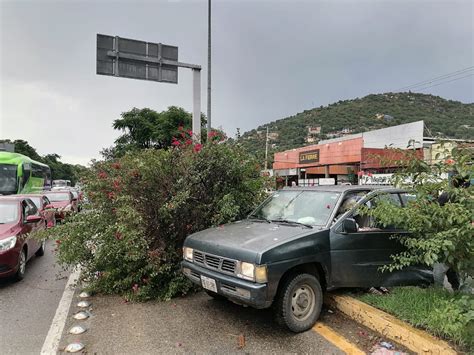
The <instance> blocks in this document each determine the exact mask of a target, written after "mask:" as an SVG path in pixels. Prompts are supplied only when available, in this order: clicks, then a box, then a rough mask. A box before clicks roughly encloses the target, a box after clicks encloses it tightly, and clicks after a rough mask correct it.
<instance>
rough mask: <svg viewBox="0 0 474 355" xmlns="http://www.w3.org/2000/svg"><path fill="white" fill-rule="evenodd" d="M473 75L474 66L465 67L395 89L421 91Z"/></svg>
mask: <svg viewBox="0 0 474 355" xmlns="http://www.w3.org/2000/svg"><path fill="white" fill-rule="evenodd" d="M471 76H474V66H471V67H467V68H464V69H459V70H456V71H454V72H451V73H448V74H444V75H440V76H436V77H434V78H431V79H428V80H424V81H420V82H418V83H414V84H412V85H408V86H404V87H402V88H399V89H397V90H395V91H396V92H397V91H406V90H416V91H421V90H425V89H428V88H432V87H435V86H439V85H443V84H447V83H450V82H453V81H456V80H461V79H464V78H467V77H471Z"/></svg>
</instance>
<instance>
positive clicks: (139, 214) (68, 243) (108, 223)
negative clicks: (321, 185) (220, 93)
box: [48, 133, 264, 300]
mask: <svg viewBox="0 0 474 355" xmlns="http://www.w3.org/2000/svg"><path fill="white" fill-rule="evenodd" d="M182 137H183V139H180V140H176V139H174V140H173V142H174V143H173V145H174V148H172V149H169V150H153V149H150V150H141V151H138V152H134V153H129V154H126V155H125V156H124V157H122V158H120V159H118V160H115V161H105V162H104V161H102V162H96V163H95V164H94V165H93V166H92V168H91V169H90V170H89V171H88V172H87V174H86V176H85V178H84V184H85V189H86V195H87V196H88V198H89V206H88V208H87V210H86V211H84V212H83V213H80V214H78V215H76V216H74V217H72V218H71V219H70V220H69V221H67V223H65V224H63V225H60V226H58V227H56V228H53V229H51V230H48V235H49V237H51V238H55V239H56V242H57V252H58V259H59V262H60V263H62V264H64V265H66V266H68V265H81V266H82V268H83V275H84V276H85V278H86V279H87V280H88V281H89V284H90V288H91V289H92V290H94V291H96V292H101V293H113V294H120V295H123V296H124V297H125V298H127V299H135V300H147V299H169V298H171V297H173V296H175V295H179V294H184V293H186V292H187V291H188V290H189V289H190V287H191V285H190V283H189V282H188V281H187V280H186V279H185V278H184V277H183V276H182V274H181V272H180V267H179V263H180V261H181V258H182V245H183V241H184V239H185V238H186V236H188V235H189V234H191V233H194V232H197V231H199V230H202V229H205V228H208V227H211V226H216V225H219V224H223V223H227V222H229V221H233V220H236V219H239V218H242V217H245V216H246V214H247V213H248V212H250V210H251V209H252V208H254V207H255V206H256V204H257V203H259V202H260V201H261V200H262V199H263V197H264V192H263V191H264V190H263V188H264V180H263V179H262V178H261V177H260V167H259V165H258V164H257V163H256V162H255V161H254V160H253V158H251V157H250V156H249V155H248V154H246V153H245V152H244V151H243V150H242V149H241V148H239V147H236V146H231V145H227V144H222V143H219V144H218V143H216V142H213V143H209V144H206V145H204V146H201V145H199V144H196V145H193V144H192V141H191V140H189V139H188V138H189V137H188V136H187V133H183V134H182Z"/></svg>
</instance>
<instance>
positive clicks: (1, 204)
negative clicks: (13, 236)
mask: <svg viewBox="0 0 474 355" xmlns="http://www.w3.org/2000/svg"><path fill="white" fill-rule="evenodd" d="M17 220H18V203H17V202H15V201H0V224H6V223H13V222H16V221H17Z"/></svg>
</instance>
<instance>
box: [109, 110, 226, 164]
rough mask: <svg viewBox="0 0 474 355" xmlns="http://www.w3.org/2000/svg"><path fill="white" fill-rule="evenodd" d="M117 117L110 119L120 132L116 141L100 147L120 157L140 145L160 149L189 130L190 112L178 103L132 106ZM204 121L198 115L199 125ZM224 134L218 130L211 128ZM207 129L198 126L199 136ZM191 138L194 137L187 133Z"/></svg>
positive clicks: (112, 155) (142, 147)
mask: <svg viewBox="0 0 474 355" xmlns="http://www.w3.org/2000/svg"><path fill="white" fill-rule="evenodd" d="M121 117H122V118H120V119H116V120H115V121H114V122H113V125H112V127H113V128H114V129H116V130H119V131H121V132H122V135H121V136H120V137H118V138H117V139H116V140H115V145H114V146H113V147H110V148H106V149H104V150H103V151H102V155H103V156H104V157H105V158H106V159H114V158H120V157H122V156H124V155H125V153H126V152H129V151H136V150H140V149H149V148H154V149H163V148H169V147H171V146H172V145H173V137H178V136H181V134H182V133H183V132H190V130H191V126H192V115H191V113H189V112H187V111H186V110H184V109H183V108H181V107H176V106H170V107H168V109H167V110H166V111H162V112H156V111H154V110H152V109H149V108H142V109H138V108H133V109H131V110H130V111H127V112H123V113H122V114H121ZM205 124H206V119H205V116H204V115H202V116H201V126H204V125H205ZM210 134H213V137H214V135H215V134H219V135H220V136H225V134H224V133H223V132H222V131H220V130H213V131H212V132H210ZM207 136H208V135H207V131H206V130H205V129H202V130H201V140H202V141H205V140H206V139H207ZM189 138H190V139H192V138H193V137H189Z"/></svg>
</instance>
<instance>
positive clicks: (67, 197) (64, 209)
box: [45, 191, 77, 222]
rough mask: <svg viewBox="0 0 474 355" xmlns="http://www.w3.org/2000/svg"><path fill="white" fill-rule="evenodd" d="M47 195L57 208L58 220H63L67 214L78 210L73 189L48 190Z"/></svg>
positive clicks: (56, 216)
mask: <svg viewBox="0 0 474 355" xmlns="http://www.w3.org/2000/svg"><path fill="white" fill-rule="evenodd" d="M45 195H46V197H47V198H48V199H49V201H50V202H51V205H52V206H53V207H54V208H55V218H56V222H59V221H63V220H64V218H66V216H67V215H69V214H72V213H74V212H77V210H76V208H75V206H74V198H73V195H72V192H71V191H48V192H45Z"/></svg>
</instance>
